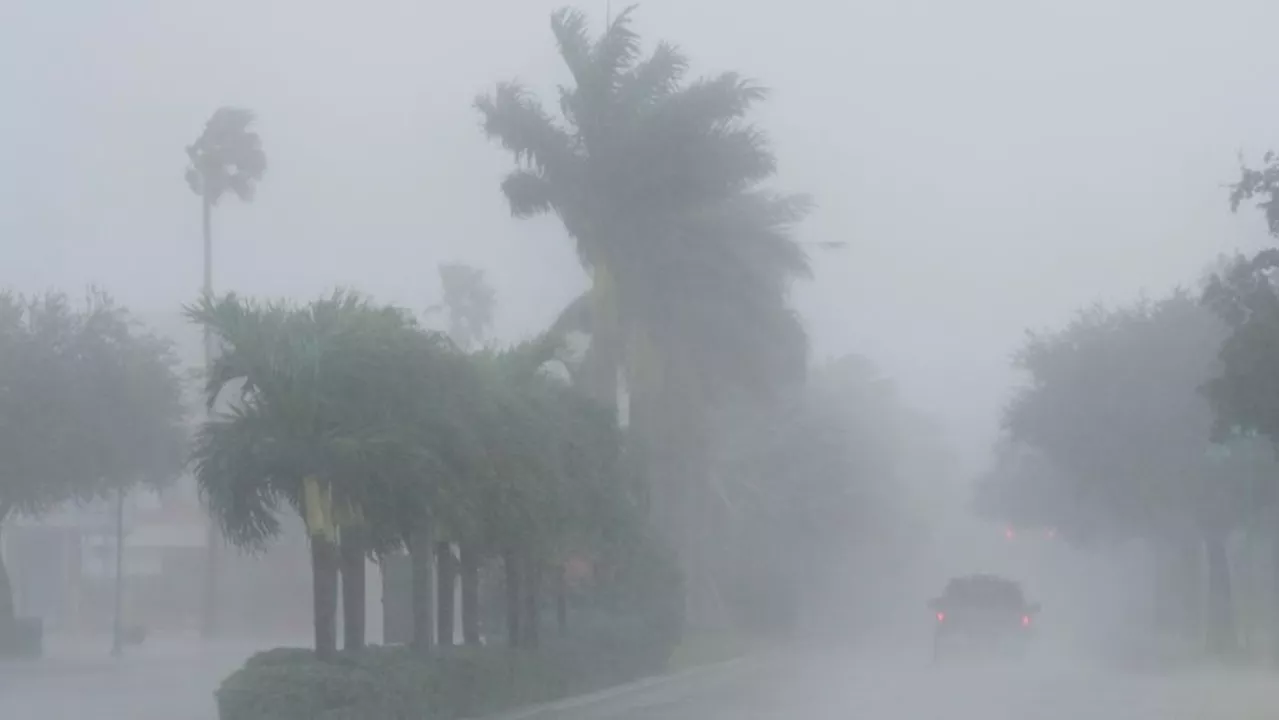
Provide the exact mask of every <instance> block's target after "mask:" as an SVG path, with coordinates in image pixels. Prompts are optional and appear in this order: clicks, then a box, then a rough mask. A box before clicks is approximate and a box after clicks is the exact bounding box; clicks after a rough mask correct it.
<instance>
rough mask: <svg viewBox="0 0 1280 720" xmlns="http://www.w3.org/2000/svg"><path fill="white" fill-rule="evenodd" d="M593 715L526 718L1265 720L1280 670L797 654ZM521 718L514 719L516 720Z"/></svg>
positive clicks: (603, 707)
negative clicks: (949, 664)
mask: <svg viewBox="0 0 1280 720" xmlns="http://www.w3.org/2000/svg"><path fill="white" fill-rule="evenodd" d="M699 685H700V686H699V687H696V688H686V689H685V690H684V691H681V692H669V693H668V692H665V691H664V690H663V689H661V688H658V689H655V690H654V691H653V692H650V693H648V696H647V697H645V696H644V695H643V694H640V695H639V696H636V697H620V698H617V699H615V700H612V701H610V702H603V703H600V704H598V705H595V706H592V707H580V708H573V709H568V710H566V709H552V710H549V711H548V712H546V713H542V714H537V715H532V716H527V717H525V718H521V719H520V720H549V719H550V718H557V719H558V720H606V719H608V720H790V719H792V718H795V719H796V720H935V719H937V720H1084V719H1086V718H1087V719H1088V720H1263V719H1264V718H1275V717H1276V715H1277V699H1276V693H1277V682H1276V676H1275V674H1274V673H1267V672H1265V671H1257V670H1251V671H1241V670H1225V669H1211V668H1206V667H1199V668H1184V669H1181V670H1176V671H1169V672H1164V673H1141V674H1139V673H1132V672H1129V673H1121V672H1104V671H1103V670H1101V669H1089V668H1087V667H1083V666H1080V665H1076V666H1072V665H1071V664H1069V663H1037V664H1029V665H1027V666H1025V667H1018V668H1009V667H1003V668H1001V667H990V666H989V667H984V668H946V669H936V668H932V667H929V666H928V665H927V664H925V663H924V662H919V661H913V660H911V659H909V658H907V657H902V656H899V657H896V658H886V657H880V658H877V657H871V656H866V655H863V656H860V657H854V656H849V655H842V654H825V655H821V656H813V655H811V656H807V657H792V658H790V659H788V660H784V661H782V662H781V663H779V664H778V665H766V666H761V667H758V668H754V669H752V670H751V671H749V672H743V673H737V674H733V675H726V676H723V677H717V678H712V679H710V680H708V681H705V682H701V683H699ZM513 720H514V719H513Z"/></svg>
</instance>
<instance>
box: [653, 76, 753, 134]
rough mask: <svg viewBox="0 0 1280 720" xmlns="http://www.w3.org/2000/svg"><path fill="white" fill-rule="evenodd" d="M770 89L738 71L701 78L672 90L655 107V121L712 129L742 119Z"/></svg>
mask: <svg viewBox="0 0 1280 720" xmlns="http://www.w3.org/2000/svg"><path fill="white" fill-rule="evenodd" d="M767 96H768V91H767V90H765V88H763V87H762V86H760V85H758V84H756V83H755V82H753V81H751V80H748V79H746V78H744V77H742V76H741V75H739V74H738V73H733V72H727V73H722V74H720V75H718V76H716V77H712V78H704V79H702V80H698V81H696V82H694V83H692V84H690V85H689V86H688V87H685V88H684V89H682V90H680V91H679V92H676V93H672V94H671V95H669V96H668V97H667V98H666V99H665V100H664V101H663V102H662V103H660V104H659V105H658V106H657V107H656V108H655V109H654V113H655V115H656V121H658V122H664V123H671V124H673V125H675V126H695V127H698V126H700V127H705V128H713V127H716V126H718V125H722V124H724V123H728V122H731V121H735V120H740V119H742V118H743V117H745V116H746V114H747V112H748V111H750V110H751V108H752V107H753V106H755V104H756V103H758V102H760V101H762V100H764V99H765V97H767Z"/></svg>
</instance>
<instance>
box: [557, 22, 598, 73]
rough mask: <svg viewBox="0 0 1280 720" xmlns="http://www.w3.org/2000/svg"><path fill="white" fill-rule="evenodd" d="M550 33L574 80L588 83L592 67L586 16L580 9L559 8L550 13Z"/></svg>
mask: <svg viewBox="0 0 1280 720" xmlns="http://www.w3.org/2000/svg"><path fill="white" fill-rule="evenodd" d="M551 33H552V34H553V35H555V38H556V46H557V47H558V48H559V50H560V57H561V58H562V59H563V60H564V64H565V66H566V67H568V68H569V72H570V73H572V74H573V79H574V81H575V82H577V83H578V84H579V85H583V84H587V83H590V82H591V80H590V78H591V73H592V70H593V68H592V57H591V55H592V48H591V38H590V37H589V35H588V33H587V16H586V15H585V14H583V12H582V11H581V10H577V9H574V8H568V7H566V8H561V9H559V10H557V11H555V12H554V13H552V15H551Z"/></svg>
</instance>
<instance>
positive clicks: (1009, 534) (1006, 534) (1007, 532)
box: [1004, 528, 1013, 540]
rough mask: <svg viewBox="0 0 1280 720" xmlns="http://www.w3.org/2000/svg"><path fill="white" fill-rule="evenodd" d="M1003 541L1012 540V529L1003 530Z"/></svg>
mask: <svg viewBox="0 0 1280 720" xmlns="http://www.w3.org/2000/svg"><path fill="white" fill-rule="evenodd" d="M1004 539H1005V540H1012V539H1013V528H1005V529H1004Z"/></svg>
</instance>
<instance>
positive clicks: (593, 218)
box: [476, 9, 808, 606]
mask: <svg viewBox="0 0 1280 720" xmlns="http://www.w3.org/2000/svg"><path fill="white" fill-rule="evenodd" d="M551 26H552V32H553V34H554V36H555V38H556V42H557V45H558V48H559V51H560V55H561V57H562V59H563V60H564V62H565V65H566V66H567V67H568V69H569V72H570V74H571V75H572V76H573V80H574V84H573V85H572V86H571V87H565V88H562V90H561V96H560V102H559V107H560V109H561V114H562V117H561V118H560V119H559V120H557V119H553V118H552V116H551V115H549V114H548V113H547V112H546V111H545V110H543V108H542V107H541V105H540V104H539V103H538V102H537V101H536V99H534V98H533V97H532V95H531V94H530V93H529V92H528V91H527V90H526V89H525V88H524V87H523V86H521V85H519V84H518V83H502V84H499V85H498V87H497V88H496V90H495V91H494V92H493V93H492V94H490V95H487V96H482V97H481V98H479V99H478V100H477V102H476V106H477V108H478V109H479V111H480V113H481V115H482V117H483V119H484V130H485V132H486V134H487V135H488V136H489V137H491V138H494V139H496V140H497V141H499V142H500V143H501V144H502V146H503V147H504V148H505V149H507V150H509V151H510V152H511V153H512V154H513V155H514V156H515V159H516V162H517V168H516V169H515V170H513V171H512V172H511V173H510V174H509V175H508V176H507V177H506V179H505V180H504V181H503V183H502V190H503V193H504V194H505V196H506V198H507V200H508V202H509V204H510V206H511V211H512V214H513V215H515V216H517V217H529V216H532V215H537V214H542V213H547V212H554V213H555V214H556V215H557V217H559V218H560V219H561V220H562V222H563V223H564V226H565V229H566V230H567V232H568V234H569V235H570V237H571V238H572V239H573V240H574V242H575V243H576V247H577V251H578V255H579V257H580V259H581V261H582V263H583V266H584V267H585V268H586V269H587V271H588V273H589V274H590V276H591V280H592V286H591V289H590V291H589V292H588V294H587V295H586V296H584V297H583V298H580V299H579V300H578V301H576V302H575V303H573V304H571V306H570V307H569V308H568V309H566V312H565V316H564V317H563V318H562V321H561V322H560V323H558V326H559V328H561V329H582V330H585V331H587V332H588V333H589V334H590V336H591V346H590V350H589V353H588V363H587V377H588V380H587V383H588V386H589V387H590V388H591V389H592V393H593V395H594V396H595V397H596V398H597V399H598V400H599V401H600V402H603V403H605V404H606V405H607V406H613V405H614V404H615V401H616V397H617V392H618V381H619V372H620V370H622V371H625V377H626V387H627V390H628V393H629V396H630V402H629V407H630V426H631V427H633V428H636V429H637V430H639V431H640V432H641V433H642V434H643V435H644V436H645V438H644V442H645V444H647V445H648V446H650V447H651V449H653V452H652V454H651V456H652V457H653V458H654V459H655V460H660V461H661V462H660V464H659V465H657V466H655V467H653V472H654V474H655V478H656V479H659V480H661V483H660V484H659V485H658V486H656V487H655V491H658V494H659V498H658V499H659V500H660V502H659V503H658V505H659V508H658V509H659V510H660V513H659V516H660V518H659V519H660V520H662V521H663V522H664V524H665V525H666V527H667V528H668V532H670V533H672V536H673V537H676V536H678V537H684V538H686V541H685V542H684V549H683V551H682V557H683V562H684V563H685V566H686V571H687V574H689V575H690V576H691V577H692V578H693V579H695V580H697V579H699V578H697V577H695V576H696V575H697V573H696V572H694V571H693V569H692V568H693V566H694V565H696V564H698V561H697V558H696V548H695V547H694V546H695V545H697V544H698V543H699V542H700V541H701V540H702V539H703V538H699V537H698V534H699V533H698V532H697V529H698V527H700V526H701V524H702V523H701V519H702V515H701V514H700V513H699V508H700V507H703V506H705V505H706V504H707V503H708V502H709V497H708V492H709V488H708V487H707V478H708V471H709V470H708V458H707V457H706V450H705V448H706V446H707V444H708V440H709V438H710V433H711V430H710V427H709V426H708V423H709V416H708V412H709V410H710V409H711V408H712V407H714V406H715V405H716V404H717V403H720V402H725V401H727V399H729V398H732V397H733V396H735V395H736V394H738V393H741V392H743V391H750V392H757V393H758V392H761V391H768V390H770V389H773V388H776V387H777V386H778V385H779V383H780V382H782V381H784V380H790V381H793V382H797V381H798V380H799V379H800V378H802V377H803V373H804V365H805V353H806V342H805V334H804V330H803V328H802V326H801V325H800V323H799V320H798V319H797V318H796V316H795V314H794V313H793V312H792V311H791V309H790V308H789V306H788V301H787V291H788V287H789V285H790V282H791V281H792V280H793V279H794V278H797V277H803V276H805V275H807V273H808V263H807V258H806V256H805V254H804V253H803V251H802V250H801V249H800V248H799V247H798V246H797V245H796V243H795V242H793V241H792V239H791V237H790V232H791V228H792V226H793V225H794V224H795V223H796V222H797V221H798V220H799V219H800V218H801V217H803V215H804V214H805V211H806V209H807V207H808V204H807V201H806V200H805V199H804V198H801V197H796V196H783V195H777V194H774V193H771V192H768V191H766V190H763V189H762V187H761V183H762V182H763V181H765V180H767V179H768V178H770V177H771V176H772V175H773V174H774V171H775V166H776V162H775V159H774V157H773V154H772V152H771V151H770V149H769V147H768V144H767V142H766V139H765V138H764V136H763V134H762V133H761V132H760V131H759V130H758V129H757V128H755V127H753V126H752V125H750V124H749V123H748V122H747V121H746V120H745V118H746V115H747V113H748V112H749V111H750V110H751V109H752V108H753V107H754V106H755V105H756V104H757V103H758V102H760V101H761V100H762V99H763V98H764V96H765V92H764V90H763V89H762V88H760V87H759V86H758V85H756V84H754V83H752V82H751V81H749V80H746V79H744V78H742V77H740V76H739V75H737V74H735V73H724V74H721V75H718V76H715V77H710V78H706V79H702V80H697V81H694V82H688V83H687V82H685V81H684V78H685V75H686V73H687V70H688V67H689V62H688V60H687V58H686V57H685V56H684V55H683V54H682V53H680V52H679V51H678V50H677V49H676V48H675V47H674V46H671V45H669V44H666V43H660V44H659V45H658V46H657V47H656V49H655V50H654V51H653V52H652V53H651V54H650V55H649V56H647V57H642V55H641V52H640V46H639V38H638V36H637V35H636V34H635V32H634V31H632V29H631V10H630V9H627V10H625V11H623V12H622V13H621V14H619V15H618V17H617V18H615V19H614V20H613V21H612V22H611V23H610V25H609V27H608V28H607V29H606V30H605V32H604V34H603V35H602V36H600V37H599V38H598V39H596V40H595V41H592V40H591V38H590V37H589V35H588V31H587V25H586V19H585V17H584V15H583V14H582V13H580V12H577V11H574V10H567V9H566V10H561V11H559V12H557V13H555V14H554V15H553V17H552V22H551ZM677 425H679V426H680V427H679V429H678V430H677V429H676V427H677ZM659 448H661V450H659ZM699 586H700V584H699V583H694V584H691V585H690V589H691V592H695V589H696V588H697V587H699ZM701 595H702V596H703V597H705V595H706V593H705V592H703V593H702V594H701ZM691 599H692V600H693V602H694V604H695V606H701V605H703V603H700V602H698V601H697V599H696V598H691Z"/></svg>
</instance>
